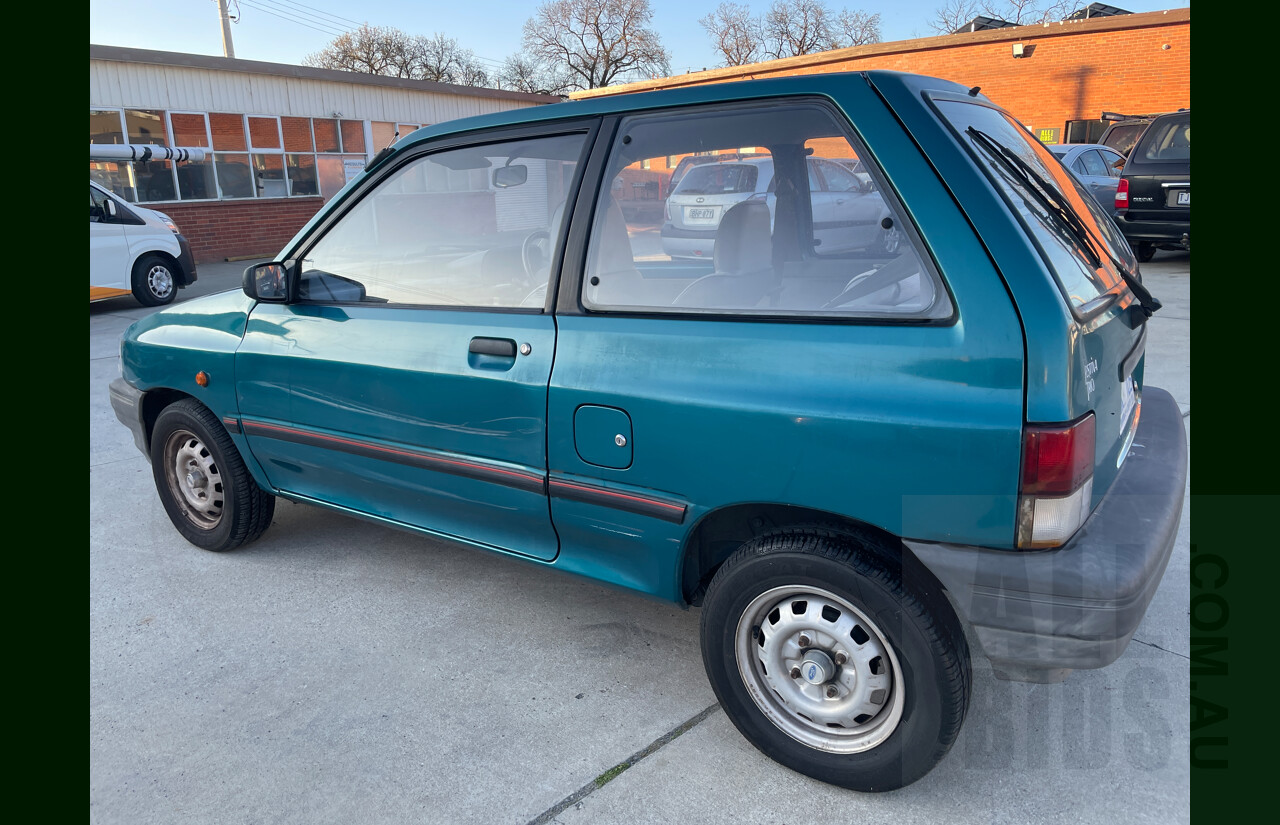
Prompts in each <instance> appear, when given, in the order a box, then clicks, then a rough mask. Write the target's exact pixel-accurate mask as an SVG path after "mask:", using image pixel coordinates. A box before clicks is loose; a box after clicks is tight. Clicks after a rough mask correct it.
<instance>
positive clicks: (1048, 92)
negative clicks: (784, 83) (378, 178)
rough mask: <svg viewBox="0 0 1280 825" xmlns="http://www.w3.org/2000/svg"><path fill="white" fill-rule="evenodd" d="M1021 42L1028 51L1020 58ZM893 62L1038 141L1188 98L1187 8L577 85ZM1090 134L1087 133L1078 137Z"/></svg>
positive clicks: (742, 76)
mask: <svg viewBox="0 0 1280 825" xmlns="http://www.w3.org/2000/svg"><path fill="white" fill-rule="evenodd" d="M1015 45H1021V46H1022V49H1021V52H1022V56H1021V57H1016V56H1015V51H1016V50H1015V49H1014V46H1015ZM864 69H892V70H896V71H903V72H913V73H915V74H924V75H932V76H934V77H941V78H944V79H947V80H953V81H955V82H957V83H962V84H964V85H965V86H981V87H982V93H983V94H984V95H986V96H987V97H989V98H991V100H993V101H995V102H996V103H998V104H1000V105H1001V106H1004V107H1005V108H1006V109H1008V110H1009V111H1011V112H1012V113H1013V115H1014V116H1015V117H1017V118H1018V119H1019V120H1021V121H1022V122H1023V123H1024V124H1026V125H1027V126H1028V127H1030V128H1031V129H1032V130H1033V131H1035V132H1036V133H1037V134H1041V132H1042V131H1043V130H1056V133H1055V132H1054V131H1047V132H1045V134H1043V135H1042V139H1045V138H1048V139H1049V140H1048V142H1055V143H1056V142H1064V141H1065V139H1066V136H1067V129H1068V125H1069V124H1072V123H1073V122H1079V121H1086V122H1093V123H1094V124H1095V125H1093V126H1092V127H1090V126H1089V125H1088V123H1076V124H1075V126H1074V127H1073V129H1072V131H1073V135H1074V133H1079V134H1081V135H1086V134H1092V135H1093V136H1096V135H1097V134H1098V132H1100V128H1099V126H1098V125H1097V121H1098V118H1099V115H1100V114H1101V113H1102V112H1103V111H1111V112H1122V113H1126V114H1144V113H1153V112H1167V111H1172V110H1174V109H1178V108H1181V107H1184V106H1185V107H1189V106H1190V105H1191V9H1189V8H1185V9H1172V10H1170V11H1155V12H1144V13H1140V14H1122V15H1118V16H1115V17H1095V18H1092V19H1088V20H1070V21H1060V22H1054V23H1047V24H1044V25H1039V24H1037V25H1033V26H1017V27H1012V28H1003V29H995V30H991V31H978V32H970V33H963V34H949V35H943V36H941V37H925V38H919V39H915V40H899V41H896V42H893V43H876V44H873V45H870V46H855V47H853V48H849V49H838V50H836V51H830V52H821V53H819V54H811V55H805V56H804V57H793V58H788V59H785V60H771V61H768V62H765V63H752V64H750V65H746V66H733V67H730V68H725V69H712V70H709V71H704V72H690V73H689V74H684V75H678V76H676V77H665V78H659V79H657V80H650V81H642V82H639V83H629V84H626V85H623V86H610V87H608V88H605V89H592V90H590V91H584V92H577V93H575V94H574V95H572V97H574V98H575V99H583V98H590V97H598V96H600V95H612V94H623V93H627V92H639V91H648V90H651V89H674V88H678V87H681V86H690V85H696V84H702V83H723V82H727V81H732V80H747V79H754V78H763V77H777V76H782V75H799V74H812V73H819V72H822V73H825V72H849V71H862V70H864ZM1073 142H1084V141H1073Z"/></svg>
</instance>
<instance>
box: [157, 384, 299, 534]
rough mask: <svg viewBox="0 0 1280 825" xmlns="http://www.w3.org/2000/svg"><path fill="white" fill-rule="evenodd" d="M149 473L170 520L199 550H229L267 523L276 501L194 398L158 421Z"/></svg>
mask: <svg viewBox="0 0 1280 825" xmlns="http://www.w3.org/2000/svg"><path fill="white" fill-rule="evenodd" d="M151 474H152V477H153V478H154V479H155V483H156V491H157V492H158V493H159V494H160V501H161V503H162V504H164V509H165V512H167V513H168V514H169V520H170V521H172V522H173V526H174V527H176V528H178V532H179V533H181V534H182V537H183V538H185V539H186V540H187V541H189V542H191V543H192V544H194V545H195V546H197V547H200V548H203V549H205V550H213V551H222V550H232V549H234V548H236V547H239V546H240V545H242V544H244V543H246V542H250V541H253V540H254V539H256V538H258V537H259V536H261V535H262V533H263V531H265V530H266V529H267V527H268V526H270V524H271V517H272V515H274V513H275V504H276V500H275V497H274V496H272V495H271V494H270V493H267V492H266V491H264V490H263V489H262V488H261V487H259V486H258V483H257V482H256V481H254V480H253V476H251V475H249V470H248V468H247V467H245V464H244V459H242V458H241V457H240V453H239V451H237V450H236V446H235V444H234V443H233V442H232V441H231V436H229V435H227V431H226V430H225V429H223V427H222V424H221V422H219V421H218V418H217V416H215V415H214V414H213V413H212V412H210V411H209V410H208V409H207V408H206V407H204V406H203V405H201V404H200V403H199V402H197V401H195V400H194V399H190V398H188V399H184V400H182V401H177V402H175V403H173V404H170V405H169V406H168V407H165V408H164V410H162V411H161V412H160V415H159V416H157V417H156V423H155V427H154V428H153V429H152V434H151Z"/></svg>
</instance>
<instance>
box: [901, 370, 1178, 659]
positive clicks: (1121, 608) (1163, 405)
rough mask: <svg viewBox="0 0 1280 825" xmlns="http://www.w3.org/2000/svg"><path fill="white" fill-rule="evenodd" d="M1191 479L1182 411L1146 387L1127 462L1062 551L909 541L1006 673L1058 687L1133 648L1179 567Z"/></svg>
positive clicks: (1168, 398) (1162, 394) (989, 655)
mask: <svg viewBox="0 0 1280 825" xmlns="http://www.w3.org/2000/svg"><path fill="white" fill-rule="evenodd" d="M1186 479H1187V440H1186V431H1185V430H1184V428H1183V424H1182V413H1181V410H1179V409H1178V405H1177V403H1176V402H1175V401H1174V400H1173V397H1172V396H1171V395H1169V393H1167V392H1165V391H1164V390H1161V389H1158V388H1155V387H1147V388H1145V389H1144V390H1143V393H1142V414H1141V418H1140V419H1139V423H1138V431H1137V434H1136V435H1135V437H1134V441H1133V446H1132V447H1131V448H1130V452H1129V456H1128V458H1127V459H1125V463H1124V466H1123V467H1122V468H1121V469H1120V472H1119V474H1118V475H1117V476H1116V479H1115V481H1114V482H1113V483H1112V485H1111V489H1110V490H1108V491H1107V495H1106V496H1105V497H1103V499H1102V501H1101V502H1100V503H1099V504H1098V506H1097V507H1096V508H1095V509H1094V511H1093V514H1092V515H1091V516H1090V517H1089V519H1088V521H1086V522H1085V524H1084V526H1083V527H1081V528H1080V530H1079V531H1078V532H1077V533H1076V535H1075V536H1074V537H1073V538H1072V539H1071V541H1070V542H1068V543H1067V544H1066V545H1064V546H1063V547H1061V548H1059V549H1057V550H1050V551H1046V552H1011V551H1000V550H991V549H985V548H978V547H963V546H957V545H948V544H935V543H925V542H915V541H908V542H907V545H908V547H910V548H911V550H912V551H913V552H914V553H915V555H916V557H917V558H919V560H920V561H921V562H922V563H923V564H924V565H925V566H926V567H928V568H929V570H931V571H932V572H933V574H934V575H935V576H937V577H938V579H939V580H940V581H941V582H942V584H943V586H944V587H946V588H947V590H948V592H949V593H950V594H951V596H952V599H953V602H954V604H955V606H956V609H957V610H958V611H959V613H960V615H961V617H962V618H963V619H964V620H965V621H967V622H968V623H969V624H970V625H971V626H972V628H973V630H974V631H975V633H976V635H977V637H978V640H979V642H980V643H981V645H982V650H983V653H985V654H986V656H987V658H989V659H990V660H991V662H992V664H993V665H994V666H995V668H996V673H997V675H999V676H1003V677H1005V678H1011V679H1018V680H1021V681H1040V682H1045V681H1058V680H1060V679H1062V678H1065V676H1066V674H1067V673H1069V672H1070V670H1071V669H1075V668H1098V667H1104V666H1105V665H1108V664H1110V663H1111V662H1113V661H1115V660H1116V659H1117V658H1119V656H1120V654H1121V653H1123V652H1124V649H1125V648H1126V647H1127V646H1128V644H1129V640H1130V639H1131V638H1132V637H1133V633H1134V631H1135V630H1137V628H1138V624H1139V623H1140V622H1141V621H1142V617H1143V616H1144V615H1146V612H1147V605H1149V604H1150V603H1151V598H1152V596H1154V595H1155V592H1156V588H1157V587H1158V586H1159V584H1160V580H1161V578H1162V577H1163V575H1164V570H1165V567H1166V566H1167V565H1168V563H1169V556H1170V554H1171V553H1172V551H1173V545H1174V539H1175V538H1176V536H1177V533H1178V522H1179V519H1180V518H1181V516H1182V503H1183V498H1184V496H1185V493H1186Z"/></svg>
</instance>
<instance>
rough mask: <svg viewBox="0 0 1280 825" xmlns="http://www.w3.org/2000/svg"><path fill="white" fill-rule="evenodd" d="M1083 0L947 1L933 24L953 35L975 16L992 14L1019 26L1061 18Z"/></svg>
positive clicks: (938, 30) (940, 32) (941, 31)
mask: <svg viewBox="0 0 1280 825" xmlns="http://www.w3.org/2000/svg"><path fill="white" fill-rule="evenodd" d="M1082 2H1083V0H947V2H946V3H945V4H944V5H943V6H941V7H940V8H938V9H936V10H935V11H934V15H933V22H932V23H931V24H930V25H931V27H932V28H933V30H934V31H935V32H937V33H938V34H951V33H953V32H955V31H957V30H959V29H960V28H961V27H962V26H964V25H965V24H966V23H969V22H970V21H972V20H973V18H975V17H991V18H994V19H996V20H1004V21H1007V22H1009V23H1014V24H1017V25H1019V26H1026V25H1032V24H1035V23H1045V22H1048V21H1050V20H1061V19H1063V18H1064V17H1066V16H1067V15H1068V14H1070V13H1071V12H1073V11H1075V10H1076V9H1078V8H1080V7H1081V3H1082Z"/></svg>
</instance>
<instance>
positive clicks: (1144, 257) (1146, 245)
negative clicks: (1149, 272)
mask: <svg viewBox="0 0 1280 825" xmlns="http://www.w3.org/2000/svg"><path fill="white" fill-rule="evenodd" d="M1133 254H1134V255H1136V256H1137V258H1138V261H1139V262H1140V263H1144V264H1145V263H1146V262H1147V261H1149V260H1151V259H1152V258H1154V257H1155V256H1156V245H1155V244H1153V243H1150V242H1149V241H1142V242H1141V243H1139V244H1138V248H1137V249H1136V250H1134V253H1133Z"/></svg>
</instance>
